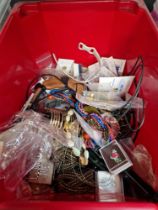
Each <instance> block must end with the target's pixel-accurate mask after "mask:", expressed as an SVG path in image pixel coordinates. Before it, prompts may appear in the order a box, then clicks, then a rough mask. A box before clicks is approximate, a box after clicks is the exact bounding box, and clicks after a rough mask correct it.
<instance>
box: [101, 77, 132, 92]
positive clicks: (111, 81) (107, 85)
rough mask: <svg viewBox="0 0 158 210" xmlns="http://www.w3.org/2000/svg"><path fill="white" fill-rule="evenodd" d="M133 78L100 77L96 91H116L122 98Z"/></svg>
mask: <svg viewBox="0 0 158 210" xmlns="http://www.w3.org/2000/svg"><path fill="white" fill-rule="evenodd" d="M134 78H135V77H134V76H122V77H100V78H99V87H98V90H99V91H118V92H119V94H120V95H121V96H123V95H125V94H126V93H128V91H129V89H130V87H131V85H132V82H133V80H134Z"/></svg>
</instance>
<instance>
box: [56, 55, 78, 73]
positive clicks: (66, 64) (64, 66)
mask: <svg viewBox="0 0 158 210" xmlns="http://www.w3.org/2000/svg"><path fill="white" fill-rule="evenodd" d="M73 64H74V60H70V59H61V58H59V59H58V62H57V67H56V70H58V71H65V72H66V73H71V71H72V68H73Z"/></svg>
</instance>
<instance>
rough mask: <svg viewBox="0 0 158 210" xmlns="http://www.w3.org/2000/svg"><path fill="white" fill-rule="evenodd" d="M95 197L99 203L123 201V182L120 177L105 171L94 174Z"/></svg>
mask: <svg viewBox="0 0 158 210" xmlns="http://www.w3.org/2000/svg"><path fill="white" fill-rule="evenodd" d="M96 182H97V183H96V186H97V195H98V200H99V201H100V202H121V201H124V193H123V181H122V179H121V176H119V175H113V174H110V173H108V172H107V171H98V172H96Z"/></svg>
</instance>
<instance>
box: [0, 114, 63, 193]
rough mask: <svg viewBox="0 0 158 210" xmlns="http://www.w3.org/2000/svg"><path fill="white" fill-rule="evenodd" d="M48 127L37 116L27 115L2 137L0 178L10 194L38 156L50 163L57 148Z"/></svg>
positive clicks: (45, 122) (31, 167)
mask: <svg viewBox="0 0 158 210" xmlns="http://www.w3.org/2000/svg"><path fill="white" fill-rule="evenodd" d="M19 116H20V115H19ZM48 125H49V123H47V121H44V120H43V118H42V116H41V115H40V114H38V113H35V112H26V113H24V114H23V115H22V118H21V122H19V123H17V124H16V125H15V126H14V127H12V128H11V129H9V130H7V131H5V132H4V133H2V134H1V136H0V141H2V142H3V149H2V153H1V156H0V176H1V177H3V178H4V182H5V185H6V188H8V189H9V190H12V191H14V190H15V189H16V188H17V186H18V185H19V183H20V182H21V180H22V179H23V178H24V177H25V176H26V175H27V174H28V173H29V172H30V171H31V170H32V169H33V168H34V167H35V165H36V163H37V161H38V160H39V159H40V158H41V156H44V157H45V158H46V159H50V157H51V156H52V154H53V153H54V151H55V148H56V147H58V146H59V145H58V144H56V143H55V142H53V139H54V137H55V135H54V133H53V132H52V130H51V129H50V127H49V126H48Z"/></svg>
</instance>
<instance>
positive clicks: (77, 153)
mask: <svg viewBox="0 0 158 210" xmlns="http://www.w3.org/2000/svg"><path fill="white" fill-rule="evenodd" d="M72 151H73V153H74V155H75V156H76V157H79V156H80V154H81V152H80V150H79V149H77V148H76V147H73V148H72Z"/></svg>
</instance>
